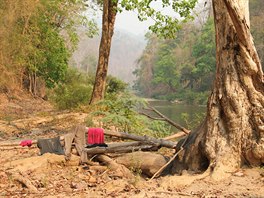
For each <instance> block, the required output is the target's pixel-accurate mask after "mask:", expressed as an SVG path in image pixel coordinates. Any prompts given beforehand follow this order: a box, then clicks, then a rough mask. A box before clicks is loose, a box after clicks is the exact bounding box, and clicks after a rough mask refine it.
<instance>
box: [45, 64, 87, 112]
mask: <svg viewBox="0 0 264 198" xmlns="http://www.w3.org/2000/svg"><path fill="white" fill-rule="evenodd" d="M91 93H92V80H91V79H90V78H89V77H88V76H85V75H84V74H81V73H79V72H78V71H77V70H75V69H71V68H69V69H68V70H67V73H66V76H65V79H64V83H59V84H58V85H56V87H55V88H54V89H53V90H52V91H51V93H50V94H49V95H50V98H51V100H52V101H53V102H54V104H55V106H56V107H57V108H58V109H60V110H63V109H74V108H77V107H80V106H82V105H88V104H89V100H88V99H89V98H90V97H91Z"/></svg>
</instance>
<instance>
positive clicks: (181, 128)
mask: <svg viewBox="0 0 264 198" xmlns="http://www.w3.org/2000/svg"><path fill="white" fill-rule="evenodd" d="M149 108H150V110H152V111H154V112H155V113H156V114H158V115H159V116H160V117H161V118H163V119H164V120H166V121H167V122H168V123H169V124H171V125H172V126H174V127H176V128H177V129H179V130H181V131H183V132H184V133H185V134H189V133H190V130H188V129H186V128H184V127H183V126H181V125H179V124H177V123H175V122H174V121H172V120H171V119H169V118H168V117H167V116H165V115H163V114H162V113H160V112H159V111H158V110H157V109H155V108H154V107H151V106H149Z"/></svg>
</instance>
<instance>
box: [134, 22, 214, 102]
mask: <svg viewBox="0 0 264 198" xmlns="http://www.w3.org/2000/svg"><path fill="white" fill-rule="evenodd" d="M214 34H215V33H214V25H213V20H212V19H209V20H208V21H207V22H206V23H205V24H204V25H203V26H202V28H200V29H198V28H197V27H195V26H192V25H191V24H188V25H186V26H183V29H182V30H180V31H179V32H178V33H177V38H176V39H170V40H159V42H157V41H156V40H155V44H156V52H155V53H149V51H145V52H144V53H147V54H143V55H142V57H141V59H140V61H139V64H140V68H139V69H137V70H138V71H140V72H136V74H137V77H138V80H137V81H136V85H137V86H135V88H136V89H139V90H140V93H147V94H146V95H144V96H146V97H154V98H157V99H166V100H170V101H173V100H175V99H178V100H183V101H185V102H186V103H188V104H205V103H206V101H207V97H208V94H209V91H210V89H211V84H212V81H213V77H214V72H215V65H216V61H215V39H214ZM149 39H150V40H152V39H153V37H149ZM153 47H155V46H153V42H151V41H149V42H148V46H147V47H146V49H149V48H153ZM146 67H148V68H147V71H151V72H152V75H151V76H150V77H149V76H147V75H146V73H145V72H144V70H145V69H146ZM145 76H146V77H147V78H148V82H146V81H144V79H145V78H146V77H145ZM146 83H148V84H149V85H148V87H147V86H139V85H141V84H142V85H144V84H146ZM154 87H155V89H153V88H154Z"/></svg>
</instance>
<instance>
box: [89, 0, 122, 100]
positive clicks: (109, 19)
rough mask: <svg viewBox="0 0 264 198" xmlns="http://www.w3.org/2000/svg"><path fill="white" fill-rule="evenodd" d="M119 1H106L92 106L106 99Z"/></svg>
mask: <svg viewBox="0 0 264 198" xmlns="http://www.w3.org/2000/svg"><path fill="white" fill-rule="evenodd" d="M116 8H117V1H112V0H104V2H103V19H102V37H101V43H100V48H99V59H98V64H97V71H96V76H95V83H94V88H93V93H92V98H91V101H90V104H93V103H95V102H97V101H99V100H101V99H103V98H104V93H105V86H106V77H107V70H108V63H109V56H110V48H111V41H112V36H113V34H114V23H115V18H116V12H117V11H116Z"/></svg>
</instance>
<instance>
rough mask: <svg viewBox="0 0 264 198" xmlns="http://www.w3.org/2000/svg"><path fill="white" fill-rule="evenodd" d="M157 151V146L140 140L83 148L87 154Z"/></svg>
mask: <svg viewBox="0 0 264 198" xmlns="http://www.w3.org/2000/svg"><path fill="white" fill-rule="evenodd" d="M140 150H141V151H150V150H151V151H157V150H158V147H156V146H153V145H144V144H142V142H123V143H116V144H109V145H108V147H94V148H85V149H83V151H84V152H86V153H87V154H88V155H92V154H103V153H130V152H134V151H140Z"/></svg>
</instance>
